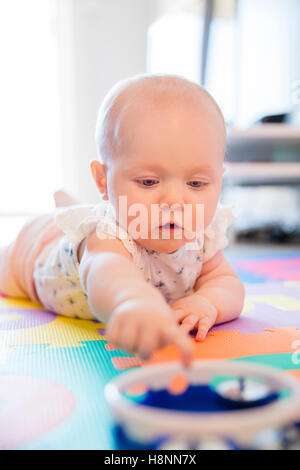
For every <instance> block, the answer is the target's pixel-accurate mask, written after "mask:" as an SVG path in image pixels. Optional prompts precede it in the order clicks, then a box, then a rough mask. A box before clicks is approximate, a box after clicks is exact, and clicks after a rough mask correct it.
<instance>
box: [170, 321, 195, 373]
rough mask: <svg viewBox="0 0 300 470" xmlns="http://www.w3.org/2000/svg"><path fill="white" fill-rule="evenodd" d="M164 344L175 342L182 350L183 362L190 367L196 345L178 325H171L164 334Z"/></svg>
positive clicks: (180, 350)
mask: <svg viewBox="0 0 300 470" xmlns="http://www.w3.org/2000/svg"><path fill="white" fill-rule="evenodd" d="M162 340H163V342H164V345H167V344H170V343H171V344H175V345H176V346H177V347H178V349H179V352H180V355H181V360H182V362H183V364H184V365H185V366H186V367H188V366H189V365H190V363H191V362H192V360H193V355H194V345H193V343H192V340H191V338H190V337H189V336H187V335H186V334H185V333H184V332H183V331H181V330H180V328H178V326H177V325H170V326H169V327H168V328H166V329H165V330H164V332H163V335H162Z"/></svg>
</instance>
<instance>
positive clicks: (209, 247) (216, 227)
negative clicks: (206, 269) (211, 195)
mask: <svg viewBox="0 0 300 470" xmlns="http://www.w3.org/2000/svg"><path fill="white" fill-rule="evenodd" d="M232 220H233V215H232V209H231V207H218V208H217V210H216V213H215V215H214V218H213V220H212V221H211V223H210V224H209V225H208V227H207V228H206V230H205V232H204V243H203V262H204V263H205V262H206V261H208V260H209V259H210V258H212V257H213V256H214V255H215V254H216V253H217V252H218V251H220V250H223V249H224V248H225V247H226V246H227V245H228V238H227V229H228V227H229V226H230V224H231V222H232Z"/></svg>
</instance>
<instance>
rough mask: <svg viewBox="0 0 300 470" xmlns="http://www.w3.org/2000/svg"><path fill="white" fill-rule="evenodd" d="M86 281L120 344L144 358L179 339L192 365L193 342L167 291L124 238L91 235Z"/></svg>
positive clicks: (95, 308)
mask: <svg viewBox="0 0 300 470" xmlns="http://www.w3.org/2000/svg"><path fill="white" fill-rule="evenodd" d="M79 274H80V279H81V282H82V284H83V287H84V289H85V292H86V293H87V296H88V303H89V307H90V309H91V311H92V313H93V314H94V315H95V317H96V318H98V319H99V320H101V321H103V322H104V323H107V337H108V339H109V340H110V341H111V342H112V343H113V344H114V345H115V346H116V347H118V348H121V349H124V350H126V351H128V352H130V353H138V354H139V355H140V356H141V357H142V358H143V359H146V358H148V357H149V356H151V354H152V353H153V352H154V351H155V350H156V349H159V348H161V347H163V346H165V345H167V344H169V343H175V344H176V345H177V346H178V347H179V350H180V353H181V357H182V360H183V362H184V363H185V364H186V365H188V364H189V363H190V362H191V359H192V355H193V345H192V343H191V341H190V339H188V338H187V337H186V335H185V334H184V332H182V331H181V330H180V329H179V328H178V326H177V324H176V321H175V318H174V314H173V311H172V309H171V308H170V307H169V306H168V304H167V303H166V301H165V299H164V297H163V296H162V294H161V293H160V292H159V291H158V290H157V289H155V287H153V286H152V285H150V284H148V283H147V282H146V281H145V279H144V278H143V276H142V273H141V272H140V271H138V269H137V268H136V267H135V265H134V264H133V262H132V258H131V255H130V254H129V253H128V252H127V250H126V249H125V248H124V246H123V244H122V242H121V241H120V240H118V239H107V240H100V239H99V238H98V237H97V235H96V233H95V232H94V233H93V234H91V235H90V236H89V237H88V240H87V243H86V247H85V251H84V253H83V257H82V259H81V262H80V268H79Z"/></svg>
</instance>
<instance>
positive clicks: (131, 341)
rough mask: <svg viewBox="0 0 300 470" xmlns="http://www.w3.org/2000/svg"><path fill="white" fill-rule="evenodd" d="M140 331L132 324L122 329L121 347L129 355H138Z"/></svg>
mask: <svg viewBox="0 0 300 470" xmlns="http://www.w3.org/2000/svg"><path fill="white" fill-rule="evenodd" d="M138 336H139V329H138V328H137V327H135V326H133V325H132V324H131V323H127V324H125V325H124V327H123V328H122V331H121V334H120V337H121V338H120V347H121V348H122V349H124V351H127V352H128V353H132V354H134V353H136V352H137V346H138Z"/></svg>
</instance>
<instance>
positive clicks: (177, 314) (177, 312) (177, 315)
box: [174, 308, 187, 323]
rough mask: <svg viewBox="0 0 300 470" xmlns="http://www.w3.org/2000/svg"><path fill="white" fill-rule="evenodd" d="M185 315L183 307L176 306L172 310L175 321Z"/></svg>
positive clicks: (178, 320)
mask: <svg viewBox="0 0 300 470" xmlns="http://www.w3.org/2000/svg"><path fill="white" fill-rule="evenodd" d="M186 316H187V313H186V312H185V311H184V310H183V309H181V308H178V309H176V310H174V317H175V320H176V322H177V323H179V322H181V321H182V320H183V319H184V318H185V317H186Z"/></svg>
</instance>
